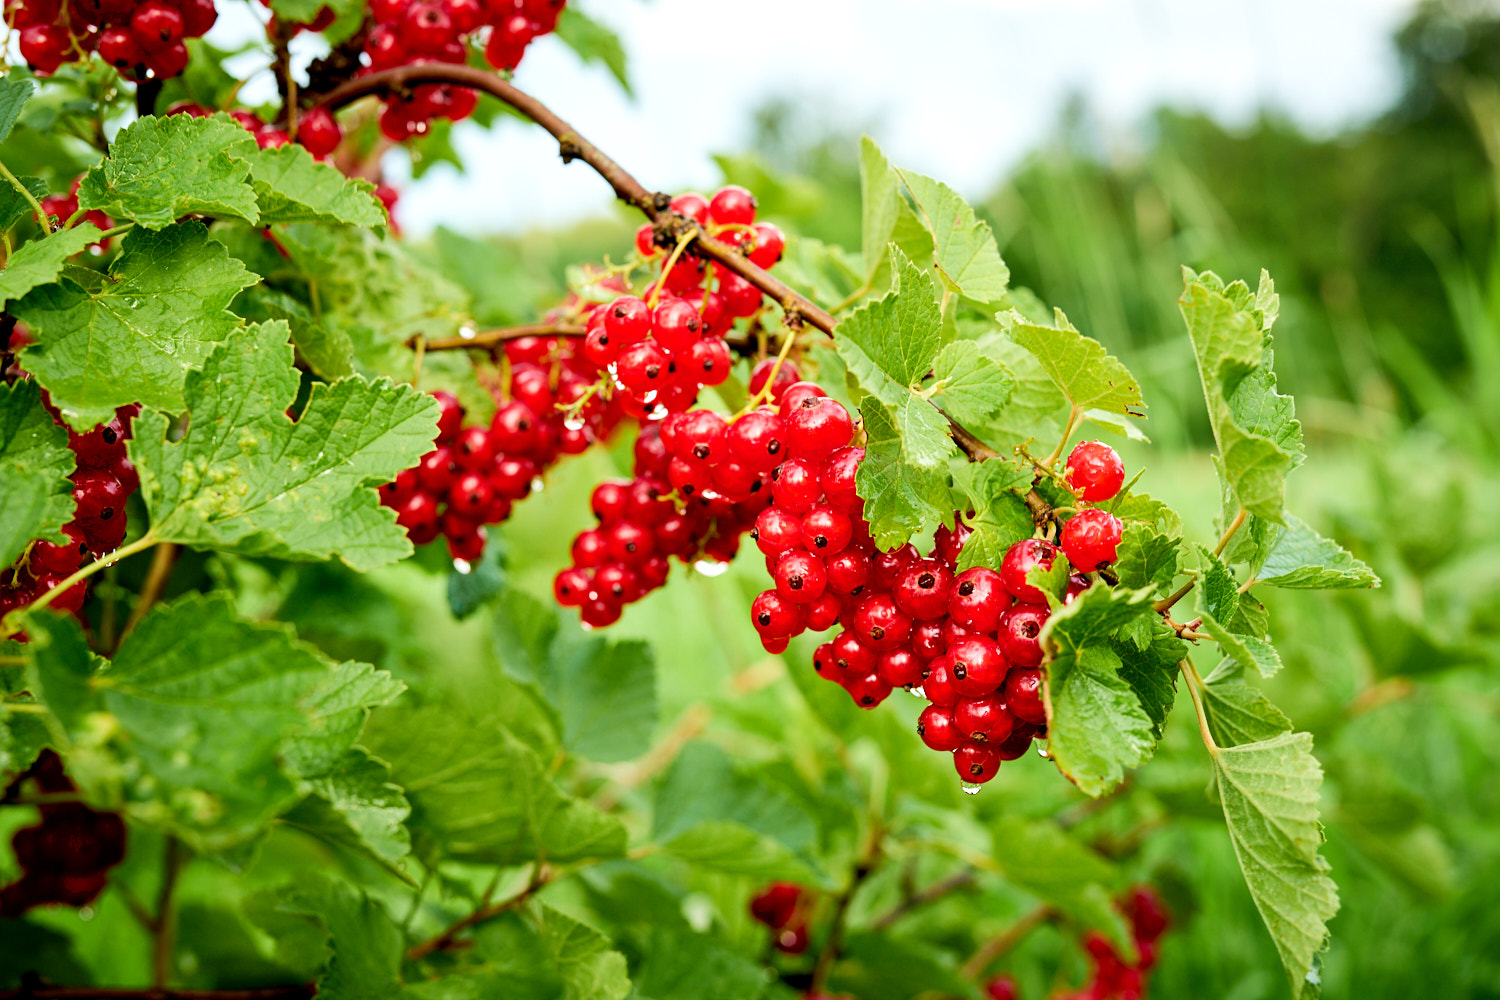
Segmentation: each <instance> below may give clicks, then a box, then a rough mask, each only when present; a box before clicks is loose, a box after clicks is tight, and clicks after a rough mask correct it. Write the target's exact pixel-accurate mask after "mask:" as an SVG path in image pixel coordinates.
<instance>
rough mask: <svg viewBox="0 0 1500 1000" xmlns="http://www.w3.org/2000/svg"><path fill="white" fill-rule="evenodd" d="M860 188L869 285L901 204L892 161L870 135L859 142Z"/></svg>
mask: <svg viewBox="0 0 1500 1000" xmlns="http://www.w3.org/2000/svg"><path fill="white" fill-rule="evenodd" d="M859 188H860V193H861V204H862V206H863V207H862V214H863V218H862V224H861V229H860V233H861V241H860V246H861V249H862V251H863V262H864V269H865V284H867V285H869V284H872V283H873V282H874V280H875V275H876V273H877V272H878V271H879V270H880V265H881V264H882V263H883V262H884V261H885V259H886V253H887V247H888V246H889V244H890V243H891V238H892V236H893V234H894V233H895V230H896V219H897V217H898V216H899V214H900V210H901V208H902V207H903V206H902V202H901V198H900V194H899V192H898V191H897V187H896V172H895V171H894V170H892V169H891V161H890V160H887V159H886V158H885V153H883V152H881V149H880V147H879V146H878V145H876V144H875V140H873V139H871V138H870V137H869V136H862V137H861V138H860V141H859Z"/></svg>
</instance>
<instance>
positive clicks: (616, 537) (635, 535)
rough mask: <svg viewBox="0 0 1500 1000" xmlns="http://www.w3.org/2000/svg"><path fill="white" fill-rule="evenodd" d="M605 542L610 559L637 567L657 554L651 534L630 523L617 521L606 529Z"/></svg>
mask: <svg viewBox="0 0 1500 1000" xmlns="http://www.w3.org/2000/svg"><path fill="white" fill-rule="evenodd" d="M604 537H605V542H606V544H607V545H608V547H609V555H610V558H612V559H614V560H615V561H617V562H622V563H628V564H630V565H636V564H637V563H641V562H644V561H645V560H647V559H649V558H651V556H653V555H655V554H656V543H655V541H654V540H653V539H652V537H651V532H649V531H647V530H646V529H645V528H643V527H641V526H640V525H638V524H634V523H632V522H630V521H617V522H615V523H614V524H612V525H610V526H609V527H608V528H606V529H604Z"/></svg>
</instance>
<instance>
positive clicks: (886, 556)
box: [871, 543, 921, 590]
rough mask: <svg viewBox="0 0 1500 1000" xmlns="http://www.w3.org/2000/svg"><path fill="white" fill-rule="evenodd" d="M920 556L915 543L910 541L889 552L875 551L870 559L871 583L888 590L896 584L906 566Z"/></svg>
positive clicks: (880, 588)
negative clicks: (912, 543)
mask: <svg viewBox="0 0 1500 1000" xmlns="http://www.w3.org/2000/svg"><path fill="white" fill-rule="evenodd" d="M920 558H921V555H920V554H919V553H918V552H917V548H916V546H915V545H911V544H910V543H908V544H906V545H903V546H901V547H900V548H899V549H892V550H891V551H889V552H877V553H875V555H874V558H872V559H871V567H872V569H873V570H874V572H873V573H872V575H871V583H872V584H873V585H874V586H875V587H876V588H877V589H879V590H889V589H890V588H892V587H894V586H895V585H896V581H897V580H898V579H899V578H900V577H901V574H902V573H904V572H906V567H908V566H910V565H911V564H912V563H914V562H916V561H917V560H918V559H920Z"/></svg>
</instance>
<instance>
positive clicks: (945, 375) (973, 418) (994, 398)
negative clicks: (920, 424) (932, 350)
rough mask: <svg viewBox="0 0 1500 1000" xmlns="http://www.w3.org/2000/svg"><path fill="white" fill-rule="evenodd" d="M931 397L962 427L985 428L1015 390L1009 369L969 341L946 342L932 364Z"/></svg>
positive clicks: (1013, 377) (1014, 383)
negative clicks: (933, 380) (933, 379)
mask: <svg viewBox="0 0 1500 1000" xmlns="http://www.w3.org/2000/svg"><path fill="white" fill-rule="evenodd" d="M932 373H933V376H934V377H935V379H936V382H935V383H934V384H933V385H932V386H930V387H929V388H928V390H927V391H928V392H929V393H931V398H932V400H933V401H934V402H935V403H937V404H938V406H940V407H942V409H943V411H944V412H945V413H947V414H948V415H949V416H950V417H952V418H953V419H954V420H956V421H958V422H959V423H960V424H962V425H963V426H965V427H970V428H972V427H984V426H986V425H987V424H988V423H989V422H990V421H991V420H994V419H995V418H996V417H997V416H999V414H1000V412H1001V411H1002V410H1004V409H1005V404H1007V403H1009V402H1010V397H1011V395H1012V394H1013V393H1014V392H1015V390H1016V378H1015V376H1014V375H1012V374H1011V373H1010V370H1009V369H1008V368H1006V367H1005V366H1004V365H1002V364H1000V363H999V362H998V361H995V360H993V359H991V358H989V357H986V356H985V355H984V354H983V353H981V352H980V350H979V345H978V344H976V343H974V341H972V340H958V341H954V342H953V343H951V344H947V345H946V346H944V347H943V349H942V350H941V351H939V352H938V356H937V358H936V359H935V360H934V361H933V363H932Z"/></svg>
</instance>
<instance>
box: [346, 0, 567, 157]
mask: <svg viewBox="0 0 1500 1000" xmlns="http://www.w3.org/2000/svg"><path fill="white" fill-rule="evenodd" d="M565 2H566V0H371V2H370V18H371V20H372V21H373V22H374V25H373V27H371V29H370V31H369V34H368V35H367V36H366V38H365V48H364V55H365V60H366V62H367V63H368V69H369V71H371V72H373V71H376V70H383V69H395V68H396V67H398V66H405V65H409V64H411V63H421V62H445V63H455V64H458V65H462V64H464V63H466V62H467V61H468V56H469V46H470V43H471V42H477V41H479V40H481V39H483V40H484V55H485V58H486V59H487V60H489V63H490V65H492V66H494V67H495V68H496V69H503V70H514V69H515V68H516V67H517V66H518V65H520V62H521V57H522V56H523V55H525V53H526V47H527V46H528V45H530V44H531V42H532V40H533V39H535V38H538V37H540V36H542V35H546V34H549V33H550V32H552V30H553V29H555V28H556V27H557V19H558V17H559V16H560V15H561V14H562V11H563V7H564V5H565ZM478 100H479V98H478V95H477V94H475V92H474V91H473V90H471V89H469V88H467V87H458V86H451V85H448V84H433V83H428V84H421V85H419V86H416V87H413V88H412V89H411V92H410V94H409V95H405V96H392V97H391V98H389V99H388V100H387V101H386V105H385V110H384V111H383V112H382V113H381V116H380V131H381V133H382V134H383V135H385V137H386V138H388V139H390V140H391V141H392V142H401V141H403V140H406V139H411V138H415V137H418V136H422V135H425V134H426V133H427V131H428V129H429V127H430V123H431V122H432V120H433V119H434V118H447V119H449V120H451V121H462V120H463V119H465V118H467V117H469V115H471V114H473V113H474V107H475V105H476V104H477V103H478Z"/></svg>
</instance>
